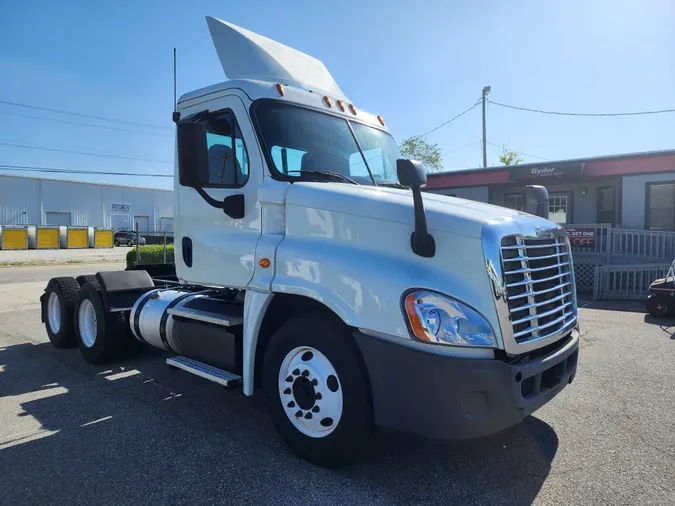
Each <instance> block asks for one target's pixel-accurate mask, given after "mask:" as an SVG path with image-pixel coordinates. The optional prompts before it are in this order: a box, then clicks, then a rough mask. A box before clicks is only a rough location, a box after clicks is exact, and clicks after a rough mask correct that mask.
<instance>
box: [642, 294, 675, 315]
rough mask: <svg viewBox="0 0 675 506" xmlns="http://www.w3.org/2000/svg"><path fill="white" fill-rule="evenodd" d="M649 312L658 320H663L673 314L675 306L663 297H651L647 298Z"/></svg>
mask: <svg viewBox="0 0 675 506" xmlns="http://www.w3.org/2000/svg"><path fill="white" fill-rule="evenodd" d="M647 311H648V312H649V314H650V315H652V316H654V317H656V318H663V317H665V316H668V315H669V314H671V313H672V312H673V305H672V303H671V302H670V300H668V298H666V297H664V296H662V295H650V296H649V297H648V298H647Z"/></svg>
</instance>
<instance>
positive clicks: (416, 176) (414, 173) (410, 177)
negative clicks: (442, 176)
mask: <svg viewBox="0 0 675 506" xmlns="http://www.w3.org/2000/svg"><path fill="white" fill-rule="evenodd" d="M396 173H397V174H398V181H399V183H401V184H402V185H403V186H408V187H410V188H414V187H415V186H418V187H420V188H421V187H423V186H425V185H426V184H427V173H426V172H424V166H423V165H422V163H421V162H418V161H417V160H408V159H407V158H401V159H399V160H396Z"/></svg>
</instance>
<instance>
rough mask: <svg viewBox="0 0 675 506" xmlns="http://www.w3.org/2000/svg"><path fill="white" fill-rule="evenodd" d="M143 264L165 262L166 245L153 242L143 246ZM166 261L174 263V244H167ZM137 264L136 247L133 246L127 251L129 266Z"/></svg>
mask: <svg viewBox="0 0 675 506" xmlns="http://www.w3.org/2000/svg"><path fill="white" fill-rule="evenodd" d="M140 253H141V261H140V263H141V264H163V263H164V245H163V244H152V245H150V246H141V247H140ZM166 263H168V264H172V263H174V256H173V244H167V245H166ZM132 265H136V248H131V249H130V250H129V251H128V252H127V267H131V266H132Z"/></svg>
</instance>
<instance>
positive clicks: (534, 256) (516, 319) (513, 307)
mask: <svg viewBox="0 0 675 506" xmlns="http://www.w3.org/2000/svg"><path fill="white" fill-rule="evenodd" d="M501 252H502V255H501V258H502V272H503V275H504V281H505V285H506V294H507V301H508V307H509V318H510V320H511V325H512V326H513V337H514V339H515V341H516V343H518V344H523V343H527V342H529V341H535V340H539V339H545V338H547V337H550V336H553V335H555V334H557V333H559V332H561V331H563V330H564V329H566V328H567V327H570V326H571V325H572V324H573V323H574V322H575V321H576V318H577V308H576V300H575V295H574V278H573V268H572V255H571V253H570V246H569V240H568V239H567V237H565V236H557V237H552V238H545V239H544V238H538V237H537V238H529V237H523V236H519V235H509V236H506V237H504V238H502V242H501Z"/></svg>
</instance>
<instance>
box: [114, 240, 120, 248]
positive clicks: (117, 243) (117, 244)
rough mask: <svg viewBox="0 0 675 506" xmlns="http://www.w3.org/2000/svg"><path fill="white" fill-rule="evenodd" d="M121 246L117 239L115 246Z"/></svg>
mask: <svg viewBox="0 0 675 506" xmlns="http://www.w3.org/2000/svg"><path fill="white" fill-rule="evenodd" d="M119 245H120V242H119V241H118V240H117V239H115V246H117V247H119Z"/></svg>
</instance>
